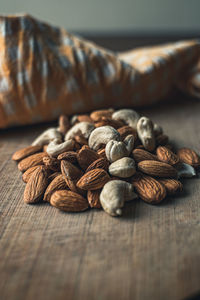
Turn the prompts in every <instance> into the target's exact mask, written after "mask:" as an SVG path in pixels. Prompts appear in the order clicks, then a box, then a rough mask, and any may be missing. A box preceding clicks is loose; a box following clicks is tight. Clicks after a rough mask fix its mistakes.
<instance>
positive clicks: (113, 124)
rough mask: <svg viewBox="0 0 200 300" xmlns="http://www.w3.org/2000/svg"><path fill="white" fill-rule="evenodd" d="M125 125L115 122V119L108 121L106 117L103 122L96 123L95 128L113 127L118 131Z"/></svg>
mask: <svg viewBox="0 0 200 300" xmlns="http://www.w3.org/2000/svg"><path fill="white" fill-rule="evenodd" d="M123 125H124V123H123V122H122V121H119V120H113V119H108V118H105V117H102V118H101V120H99V121H98V122H96V123H95V127H101V126H112V127H113V128H115V129H118V128H120V127H122V126H123Z"/></svg>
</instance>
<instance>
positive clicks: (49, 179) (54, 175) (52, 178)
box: [48, 172, 61, 182]
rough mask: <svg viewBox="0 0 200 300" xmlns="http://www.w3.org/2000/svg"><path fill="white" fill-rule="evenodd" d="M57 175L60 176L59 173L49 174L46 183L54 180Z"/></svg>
mask: <svg viewBox="0 0 200 300" xmlns="http://www.w3.org/2000/svg"><path fill="white" fill-rule="evenodd" d="M59 175H61V173H60V172H54V173H52V174H50V175H49V176H48V181H49V182H51V181H52V180H54V178H56V177H57V176H59Z"/></svg>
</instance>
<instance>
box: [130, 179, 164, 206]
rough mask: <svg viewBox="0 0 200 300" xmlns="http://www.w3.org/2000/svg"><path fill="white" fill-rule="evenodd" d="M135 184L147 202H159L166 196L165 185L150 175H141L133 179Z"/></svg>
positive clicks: (140, 195)
mask: <svg viewBox="0 0 200 300" xmlns="http://www.w3.org/2000/svg"><path fill="white" fill-rule="evenodd" d="M133 186H134V187H135V189H136V192H137V193H138V195H139V197H140V198H141V199H142V200H144V201H145V202H147V203H150V204H157V203H160V202H161V201H162V200H163V199H164V198H165V197H166V189H165V187H164V185H162V184H161V183H160V182H159V181H158V180H156V179H154V178H152V177H150V176H146V175H140V176H139V177H137V179H136V180H133Z"/></svg>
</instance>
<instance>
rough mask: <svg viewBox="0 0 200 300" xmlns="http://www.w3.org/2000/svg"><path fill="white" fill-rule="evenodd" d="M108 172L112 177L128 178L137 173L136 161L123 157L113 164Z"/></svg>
mask: <svg viewBox="0 0 200 300" xmlns="http://www.w3.org/2000/svg"><path fill="white" fill-rule="evenodd" d="M108 170H109V173H110V174H111V175H112V176H117V177H121V178H128V177H131V176H132V175H134V174H135V172H136V168H135V161H134V160H133V159H132V158H130V157H123V158H121V159H118V160H116V161H115V162H113V163H112V164H111V165H110V166H109V169H108Z"/></svg>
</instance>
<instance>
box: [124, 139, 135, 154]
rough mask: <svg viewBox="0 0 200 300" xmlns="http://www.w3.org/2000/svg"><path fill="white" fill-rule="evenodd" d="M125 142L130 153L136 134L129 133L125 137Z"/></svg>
mask: <svg viewBox="0 0 200 300" xmlns="http://www.w3.org/2000/svg"><path fill="white" fill-rule="evenodd" d="M124 144H125V145H126V150H127V152H128V155H129V154H130V153H131V152H132V150H133V147H134V136H133V135H132V134H129V135H127V137H126V138H125V139H124Z"/></svg>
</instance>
